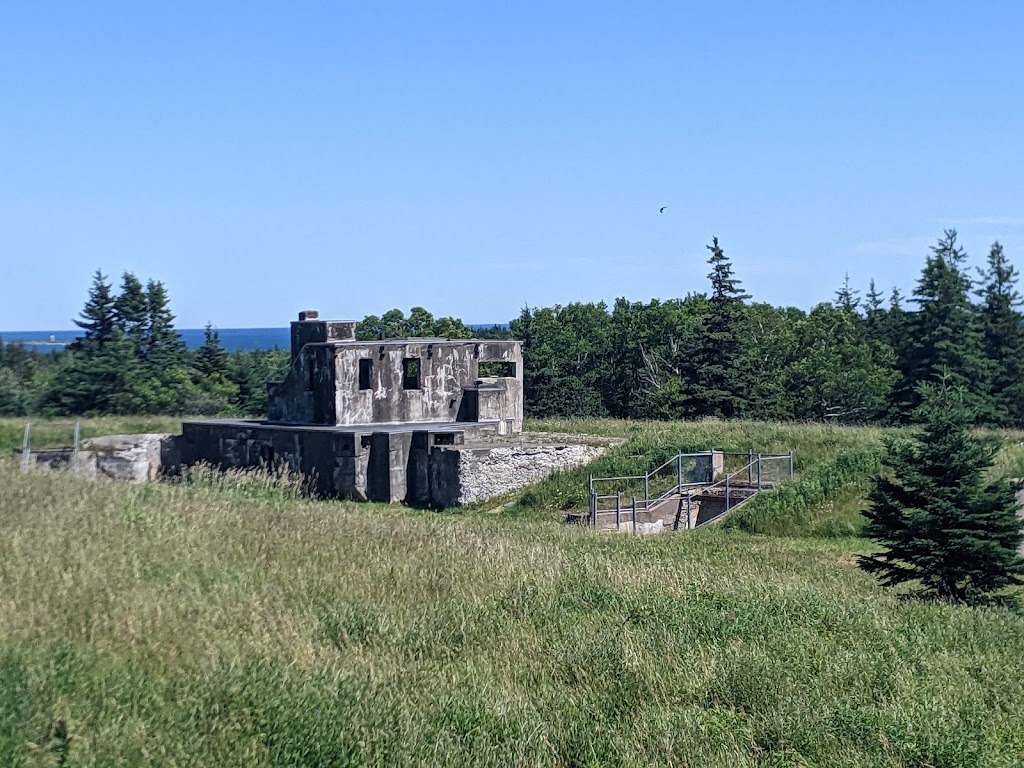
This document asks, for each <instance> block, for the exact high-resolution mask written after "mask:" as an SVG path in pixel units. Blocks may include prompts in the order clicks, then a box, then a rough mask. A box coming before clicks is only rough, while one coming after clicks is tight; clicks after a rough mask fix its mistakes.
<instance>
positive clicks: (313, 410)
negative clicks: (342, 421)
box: [267, 344, 337, 425]
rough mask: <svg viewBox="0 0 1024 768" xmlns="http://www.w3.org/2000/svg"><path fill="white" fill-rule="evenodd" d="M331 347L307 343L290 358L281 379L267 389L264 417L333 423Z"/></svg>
mask: <svg viewBox="0 0 1024 768" xmlns="http://www.w3.org/2000/svg"><path fill="white" fill-rule="evenodd" d="M334 385H335V384H334V348H333V347H330V346H326V345H317V344H313V345H308V346H306V347H304V348H303V350H302V352H301V354H299V355H298V356H297V357H296V358H295V359H294V360H293V361H292V367H291V368H290V369H289V371H288V375H287V376H286V377H285V379H284V381H282V382H280V383H279V384H277V385H276V386H274V388H273V389H271V390H270V392H269V393H268V397H267V418H269V419H270V420H271V421H277V422H280V423H282V424H317V425H333V424H335V423H336V421H337V415H336V412H335V401H334Z"/></svg>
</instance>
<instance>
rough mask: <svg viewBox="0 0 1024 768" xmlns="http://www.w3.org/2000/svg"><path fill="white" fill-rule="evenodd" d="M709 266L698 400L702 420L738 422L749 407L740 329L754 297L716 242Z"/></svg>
mask: <svg viewBox="0 0 1024 768" xmlns="http://www.w3.org/2000/svg"><path fill="white" fill-rule="evenodd" d="M707 248H708V250H709V251H711V257H710V258H709V259H708V264H710V265H711V272H710V273H709V274H708V279H709V280H710V281H711V296H710V298H709V300H708V310H707V314H706V316H705V320H704V333H703V334H702V338H701V339H700V341H699V343H698V346H697V348H696V350H695V351H694V354H693V367H694V370H695V372H696V378H697V383H698V388H697V393H696V400H697V413H696V415H700V416H722V417H724V418H727V419H728V418H735V417H737V416H740V415H741V414H742V413H743V410H744V408H745V406H746V405H747V398H746V396H745V392H746V386H745V383H746V382H745V379H746V377H745V376H744V372H743V371H741V370H740V360H741V346H740V339H739V333H738V327H739V324H740V321H741V320H742V317H743V309H744V303H743V302H744V301H746V300H747V299H749V298H750V296H749V295H748V294H746V293H744V292H743V290H742V289H741V288H740V281H739V280H738V279H737V278H736V277H734V276H733V269H732V262H731V261H729V258H728V257H727V256H726V255H725V251H723V250H722V247H721V246H720V245H719V244H718V238H717V237H715V238H713V239H712V244H711V245H709V246H707Z"/></svg>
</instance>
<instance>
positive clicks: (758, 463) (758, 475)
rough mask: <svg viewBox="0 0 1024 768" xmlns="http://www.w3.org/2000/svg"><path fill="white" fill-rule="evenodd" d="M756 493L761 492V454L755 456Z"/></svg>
mask: <svg viewBox="0 0 1024 768" xmlns="http://www.w3.org/2000/svg"><path fill="white" fill-rule="evenodd" d="M757 492H758V493H760V492H761V454H760V453H759V454H757Z"/></svg>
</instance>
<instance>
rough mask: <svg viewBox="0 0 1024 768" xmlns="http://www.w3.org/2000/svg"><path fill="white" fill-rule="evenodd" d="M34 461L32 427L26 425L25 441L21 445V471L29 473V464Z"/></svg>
mask: <svg viewBox="0 0 1024 768" xmlns="http://www.w3.org/2000/svg"><path fill="white" fill-rule="evenodd" d="M31 461H32V425H31V424H26V425H25V440H24V442H23V443H22V445H21V471H22V473H24V472H28V468H29V462H31Z"/></svg>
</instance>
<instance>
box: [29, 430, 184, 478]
mask: <svg viewBox="0 0 1024 768" xmlns="http://www.w3.org/2000/svg"><path fill="white" fill-rule="evenodd" d="M178 440H179V436H178V435H168V434H156V433H153V434H142V435H108V436H105V437H96V438H92V439H91V440H86V441H85V442H83V443H82V448H81V450H80V451H79V452H78V453H77V454H76V453H75V451H74V449H73V448H59V449H52V450H41V451H32V453H31V458H32V461H31V464H30V465H29V466H30V468H31V469H34V470H40V469H64V470H70V471H72V472H75V473H76V474H82V475H86V476H91V477H97V476H105V477H111V478H114V479H116V480H128V481H130V482H134V483H144V482H146V481H148V480H154V479H156V478H157V477H159V476H160V475H161V474H164V473H165V472H166V471H175V470H176V469H177V468H178V467H179V466H180V464H181V458H180V455H179V453H178Z"/></svg>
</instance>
